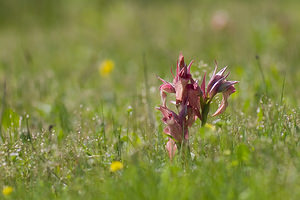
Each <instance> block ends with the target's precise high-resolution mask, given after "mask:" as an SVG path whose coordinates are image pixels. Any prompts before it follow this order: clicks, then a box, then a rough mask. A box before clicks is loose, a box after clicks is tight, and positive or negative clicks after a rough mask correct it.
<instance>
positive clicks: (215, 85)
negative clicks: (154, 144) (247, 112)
mask: <svg viewBox="0 0 300 200" xmlns="http://www.w3.org/2000/svg"><path fill="white" fill-rule="evenodd" d="M192 64H193V61H191V62H190V64H189V65H186V63H185V62H184V57H183V56H182V54H180V55H179V59H178V61H177V67H176V75H175V76H174V75H173V82H172V83H171V82H168V81H165V80H163V79H162V78H160V77H158V78H159V79H160V80H161V81H162V82H163V84H162V85H161V86H160V87H159V90H160V96H161V101H162V106H160V107H159V108H157V109H158V110H159V111H160V112H161V113H162V115H163V118H162V121H163V122H164V124H166V127H165V128H164V132H165V134H167V135H168V136H169V140H168V142H167V144H166V150H167V151H168V154H169V157H170V159H172V158H173V157H174V156H175V153H176V151H177V149H178V148H182V144H188V142H187V141H188V138H189V130H188V128H189V127H191V126H192V125H193V123H194V122H195V120H196V119H197V118H199V119H200V120H201V121H202V125H204V124H205V123H206V120H207V115H208V112H209V105H210V103H211V101H212V99H213V98H214V96H215V95H216V94H218V93H222V94H223V99H222V102H221V105H220V106H219V108H218V109H217V111H216V112H215V113H214V114H213V116H216V115H219V114H221V113H223V112H224V111H225V110H226V107H227V106H228V102H227V99H228V97H229V96H230V95H231V94H232V93H234V92H235V88H234V84H236V83H238V81H228V80H226V78H227V77H228V75H229V73H228V74H226V75H225V76H224V73H225V71H226V69H227V67H225V68H223V69H221V70H220V71H219V72H218V73H216V71H217V66H216V67H215V70H214V72H213V75H212V77H211V79H210V81H209V82H208V85H207V88H206V86H205V78H206V74H204V76H203V80H202V83H201V86H199V85H198V82H197V81H195V80H194V79H193V78H192V74H191V66H192ZM171 72H172V71H171ZM172 74H173V73H172ZM168 93H175V100H176V101H172V102H174V103H175V105H176V107H177V113H178V114H177V113H175V112H174V111H172V110H170V109H169V108H168V107H167V94H168Z"/></svg>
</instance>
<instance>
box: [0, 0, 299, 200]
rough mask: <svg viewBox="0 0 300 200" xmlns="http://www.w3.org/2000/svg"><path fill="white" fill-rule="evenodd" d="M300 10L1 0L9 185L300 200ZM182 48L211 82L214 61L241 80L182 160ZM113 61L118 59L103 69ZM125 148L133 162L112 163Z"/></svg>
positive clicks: (28, 189)
mask: <svg viewBox="0 0 300 200" xmlns="http://www.w3.org/2000/svg"><path fill="white" fill-rule="evenodd" d="M299 9H300V4H299V3H298V1H296V0H288V1H269V0H267V1H239V2H237V1H207V0H205V1H158V0H156V1H136V0H130V1H96V0H91V1H88V2H85V1H78V0H74V1H73V0H72V1H71V0H66V1H48V0H43V1H37V0H29V1H28V2H26V3H25V1H24V2H21V1H20V2H19V1H15V0H12V1H0V30H1V31H0V44H1V49H0V83H1V84H2V83H3V82H4V81H6V88H7V89H6V96H5V99H4V100H5V101H2V99H1V101H0V102H6V103H5V105H4V107H3V108H2V106H3V104H1V105H0V106H1V109H0V112H1V113H0V116H1V119H2V122H1V140H0V171H1V172H2V173H0V189H1V190H2V188H3V187H4V186H11V187H12V188H13V192H12V193H11V194H10V195H9V196H6V197H4V196H3V194H2V193H0V199H4V198H5V199H172V200H173V199H241V200H243V199H299V198H300V190H299V188H300V148H299V145H300V109H299V104H300V101H299V100H300V91H299V87H298V85H299V80H300V71H299V61H300V60H299V52H300V46H299V45H298V44H299V42H300V37H299V32H300V29H299V27H300V20H299V18H300V13H299ZM218 11H223V12H225V13H227V15H228V19H229V22H228V24H227V25H226V27H225V28H223V29H218V28H216V27H214V25H213V24H212V19H213V16H214V15H215V14H216V13H217V12H218ZM180 51H182V52H183V53H184V55H185V56H186V59H187V60H191V59H194V60H195V62H194V64H193V66H192V71H193V73H194V74H195V76H197V80H198V81H199V82H201V81H202V78H203V74H204V73H205V72H211V71H212V70H213V68H214V59H216V60H217V61H218V64H219V66H220V67H221V66H224V65H228V66H229V68H228V69H229V71H230V72H231V74H230V77H231V79H232V80H238V81H240V82H239V83H238V84H237V92H236V93H234V94H233V95H231V96H230V98H229V105H228V108H227V110H226V112H225V113H224V114H222V115H221V116H220V117H218V118H212V117H211V116H209V117H208V118H207V119H206V120H207V124H206V125H205V126H204V127H201V123H200V121H199V120H198V121H196V123H195V126H194V127H192V128H191V129H190V133H191V136H190V141H189V142H190V144H189V145H190V153H191V156H190V157H189V156H188V157H186V159H185V160H184V161H183V160H182V159H181V157H180V156H178V155H177V156H176V157H175V158H174V160H173V161H170V160H169V158H168V155H167V153H166V151H165V144H166V141H167V140H168V137H167V136H166V135H164V134H163V128H164V126H163V124H162V122H161V115H160V113H159V112H157V111H155V109H154V108H155V107H156V106H158V105H159V104H160V97H159V91H158V87H159V84H160V81H159V80H157V78H156V75H159V76H161V77H162V78H165V79H166V80H167V81H171V79H168V78H166V76H167V74H169V73H170V67H173V68H172V69H173V72H174V67H175V65H176V63H174V62H173V61H174V60H175V59H176V57H177V55H178V53H179V52H180ZM256 55H257V59H256V58H255V56H256ZM106 59H109V60H112V61H113V62H114V63H115V68H114V70H113V71H112V73H111V74H110V75H109V76H108V77H102V76H101V75H100V74H99V69H98V67H99V65H100V63H102V61H103V60H106ZM206 63H207V64H206ZM145 68H146V69H147V70H146V71H144V70H145ZM144 72H146V73H145V74H144ZM145 76H147V79H148V81H147V83H146V84H145V81H144V80H145ZM209 77H210V74H207V79H209ZM0 88H1V91H0V96H1V98H3V96H2V94H3V91H2V88H3V87H2V85H1V86H0ZM146 90H147V92H146ZM146 94H147V95H146ZM220 100H221V96H217V97H216V100H215V102H213V104H211V106H210V108H209V110H210V111H211V113H213V112H214V111H215V110H216V108H217V104H218V103H219V102H220ZM149 108H150V109H149ZM152 108H153V109H152ZM207 109H208V108H207ZM1 110H2V111H1ZM115 160H119V161H121V162H122V163H123V165H124V168H123V169H122V170H119V171H116V172H111V171H110V164H111V163H112V161H115Z"/></svg>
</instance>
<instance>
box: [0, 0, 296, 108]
mask: <svg viewBox="0 0 300 200" xmlns="http://www.w3.org/2000/svg"><path fill="white" fill-rule="evenodd" d="M299 9H300V4H299V2H298V1H133V0H131V1H88V2H87V1H78V0H72V1H68V0H66V1H46V0H41V1H38V0H36V1H35V0H30V1H17V0H12V1H0V44H1V49H0V70H1V74H0V75H1V80H2V82H3V80H4V79H6V80H7V85H8V89H9V90H8V91H9V94H8V97H9V98H10V99H9V100H10V101H9V102H10V103H11V104H12V105H13V106H14V107H17V108H18V109H21V110H26V108H28V107H27V106H32V104H34V103H35V102H36V101H42V102H43V101H46V102H48V103H51V102H52V99H54V98H56V96H57V95H59V94H58V93H63V94H64V95H65V98H66V101H67V102H68V103H70V104H71V105H72V104H75V105H76V104H78V103H79V102H80V101H84V102H88V101H99V100H100V99H107V98H108V99H109V98H110V96H109V94H110V93H111V91H112V90H114V91H115V93H117V95H118V96H119V95H120V98H121V97H122V98H123V99H126V96H128V95H134V93H136V92H138V91H135V90H133V89H134V88H135V87H137V88H138V89H139V85H140V84H143V83H142V82H143V80H144V77H143V65H144V64H146V65H147V68H148V70H147V71H148V77H149V82H150V83H149V84H150V85H151V86H155V87H157V86H158V85H159V81H157V80H156V75H160V76H162V77H166V76H169V71H170V68H171V67H173V68H174V66H175V64H176V59H177V56H178V54H179V52H182V53H183V54H184V55H185V57H186V59H187V61H189V60H191V59H194V60H195V63H196V64H195V65H199V64H198V63H199V62H200V61H203V63H207V64H208V66H209V67H208V68H207V69H204V71H208V72H209V71H212V69H213V67H214V60H217V61H218V63H219V65H220V66H224V65H228V66H229V67H230V68H229V70H230V71H231V77H232V78H231V79H235V80H240V81H241V83H240V84H239V86H238V87H239V95H238V96H239V97H238V98H239V99H240V100H241V102H240V103H241V104H243V103H244V101H246V100H247V99H249V101H250V102H253V101H254V100H255V96H257V95H260V94H261V93H262V92H264V89H262V87H263V85H264V82H263V81H262V76H261V73H260V70H259V67H258V64H257V60H256V59H255V56H256V55H258V56H259V57H260V64H261V67H262V71H263V73H264V76H265V79H266V80H265V82H266V84H267V87H268V90H269V91H268V92H269V95H271V97H272V98H273V97H274V98H275V99H278V98H280V94H281V89H282V84H283V80H284V77H286V86H285V88H284V97H285V99H286V101H288V102H289V103H291V104H292V105H298V104H299V96H300V94H299V87H297V86H298V83H299V80H300V70H299V50H300V45H299V43H300V34H299V32H300V30H299V29H300V14H299V12H298V11H299ZM218 20H219V21H221V22H218ZM222 20H223V21H222ZM224 20H225V22H224ZM218 23H219V24H218ZM220 24H221V25H220ZM218 26H220V27H218ZM104 59H111V60H113V61H114V62H115V70H114V71H113V73H112V74H111V76H112V78H111V79H109V80H107V79H103V78H101V77H100V76H99V73H98V65H99V63H100V62H101V61H102V60H104ZM193 68H194V69H195V67H193ZM200 72H202V71H201V69H200ZM170 80H171V79H170ZM75 97H76V98H75ZM157 97H158V95H157V96H155V99H156V98H157Z"/></svg>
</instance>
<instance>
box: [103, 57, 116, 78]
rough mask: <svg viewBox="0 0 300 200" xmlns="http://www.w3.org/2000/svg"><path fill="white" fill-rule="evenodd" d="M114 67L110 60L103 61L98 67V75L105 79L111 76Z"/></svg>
mask: <svg viewBox="0 0 300 200" xmlns="http://www.w3.org/2000/svg"><path fill="white" fill-rule="evenodd" d="M114 67H115V63H114V61H112V60H104V61H103V62H102V63H101V64H100V66H99V73H100V75H101V76H102V77H107V76H109V75H110V74H111V72H112V71H113V69H114Z"/></svg>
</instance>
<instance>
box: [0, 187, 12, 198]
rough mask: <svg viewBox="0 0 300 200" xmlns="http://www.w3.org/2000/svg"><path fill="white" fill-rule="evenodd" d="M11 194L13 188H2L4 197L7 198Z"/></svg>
mask: <svg viewBox="0 0 300 200" xmlns="http://www.w3.org/2000/svg"><path fill="white" fill-rule="evenodd" d="M12 192H13V188H12V187H10V186H4V188H3V189H2V194H3V195H4V196H8V195H10V194H11V193H12Z"/></svg>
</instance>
